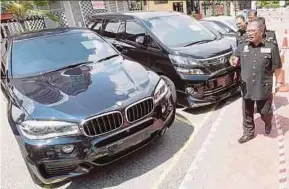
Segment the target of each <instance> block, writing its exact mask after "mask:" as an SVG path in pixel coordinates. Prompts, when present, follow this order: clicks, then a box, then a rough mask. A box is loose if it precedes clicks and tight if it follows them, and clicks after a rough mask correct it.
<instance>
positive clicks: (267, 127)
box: [265, 125, 272, 135]
mask: <svg viewBox="0 0 289 189" xmlns="http://www.w3.org/2000/svg"><path fill="white" fill-rule="evenodd" d="M271 130H272V125H265V133H266V134H267V135H269V134H270V133H271Z"/></svg>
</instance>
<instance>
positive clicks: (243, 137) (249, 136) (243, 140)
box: [238, 135, 254, 144]
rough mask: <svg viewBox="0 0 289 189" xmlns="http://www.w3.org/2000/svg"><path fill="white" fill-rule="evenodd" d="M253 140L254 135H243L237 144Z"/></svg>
mask: <svg viewBox="0 0 289 189" xmlns="http://www.w3.org/2000/svg"><path fill="white" fill-rule="evenodd" d="M253 138H254V135H243V136H242V137H241V138H240V139H239V140H238V142H239V143H240V144H243V143H245V142H248V141H249V140H252V139H253Z"/></svg>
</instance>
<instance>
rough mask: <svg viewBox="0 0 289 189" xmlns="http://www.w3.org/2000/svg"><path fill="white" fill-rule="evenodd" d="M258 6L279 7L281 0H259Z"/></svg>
mask: <svg viewBox="0 0 289 189" xmlns="http://www.w3.org/2000/svg"><path fill="white" fill-rule="evenodd" d="M257 6H258V7H262V8H278V7H280V5H279V1H267V0H259V1H257Z"/></svg>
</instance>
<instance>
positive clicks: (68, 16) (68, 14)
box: [62, 1, 76, 27]
mask: <svg viewBox="0 0 289 189" xmlns="http://www.w3.org/2000/svg"><path fill="white" fill-rule="evenodd" d="M62 4H63V7H64V12H65V15H66V19H67V23H68V25H69V26H70V27H75V26H76V24H75V20H74V17H73V13H72V10H71V5H70V1H62Z"/></svg>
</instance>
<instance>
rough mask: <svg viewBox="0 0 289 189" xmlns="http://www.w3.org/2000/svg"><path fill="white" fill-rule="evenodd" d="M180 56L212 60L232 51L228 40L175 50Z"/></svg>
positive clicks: (222, 39)
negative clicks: (211, 58)
mask: <svg viewBox="0 0 289 189" xmlns="http://www.w3.org/2000/svg"><path fill="white" fill-rule="evenodd" d="M173 50H174V51H176V52H177V53H178V54H180V55H190V56H192V57H193V58H195V59H203V58H210V57H214V56H218V55H222V54H225V53H228V52H230V51H232V48H231V44H230V42H229V41H228V40H227V39H224V38H221V39H219V40H214V41H210V42H208V43H202V44H194V45H191V46H188V47H177V48H173Z"/></svg>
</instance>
